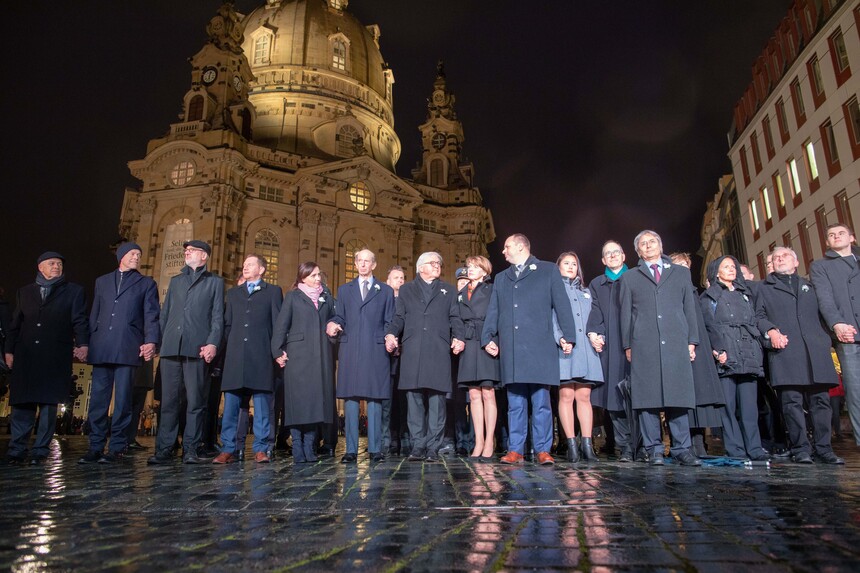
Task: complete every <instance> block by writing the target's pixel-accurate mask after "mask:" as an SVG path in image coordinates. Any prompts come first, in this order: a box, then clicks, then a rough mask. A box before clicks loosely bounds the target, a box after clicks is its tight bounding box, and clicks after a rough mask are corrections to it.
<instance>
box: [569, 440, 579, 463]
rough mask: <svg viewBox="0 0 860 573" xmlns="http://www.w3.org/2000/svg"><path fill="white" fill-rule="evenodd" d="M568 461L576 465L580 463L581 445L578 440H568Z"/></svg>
mask: <svg viewBox="0 0 860 573" xmlns="http://www.w3.org/2000/svg"><path fill="white" fill-rule="evenodd" d="M567 461H569V462H573V463H576V462H578V461H579V445H578V444H577V443H576V438H568V439H567Z"/></svg>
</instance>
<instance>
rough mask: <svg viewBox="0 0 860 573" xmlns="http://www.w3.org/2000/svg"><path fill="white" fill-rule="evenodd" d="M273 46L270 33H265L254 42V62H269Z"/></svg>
mask: <svg viewBox="0 0 860 573" xmlns="http://www.w3.org/2000/svg"><path fill="white" fill-rule="evenodd" d="M271 46H272V37H271V36H269V35H268V34H263V35H262V36H260V37H259V38H257V40H256V41H255V42H254V63H255V64H268V63H269V53H270V48H271Z"/></svg>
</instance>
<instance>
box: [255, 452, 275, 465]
mask: <svg viewBox="0 0 860 573" xmlns="http://www.w3.org/2000/svg"><path fill="white" fill-rule="evenodd" d="M254 461H255V462H257V463H258V464H267V463H269V462H270V461H271V460H269V456H267V455H266V452H257V453H256V454H254Z"/></svg>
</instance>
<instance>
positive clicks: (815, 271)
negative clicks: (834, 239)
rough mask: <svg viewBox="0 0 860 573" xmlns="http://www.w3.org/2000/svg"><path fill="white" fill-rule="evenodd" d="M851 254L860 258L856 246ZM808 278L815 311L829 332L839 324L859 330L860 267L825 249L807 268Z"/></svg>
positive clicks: (858, 249)
mask: <svg viewBox="0 0 860 573" xmlns="http://www.w3.org/2000/svg"><path fill="white" fill-rule="evenodd" d="M851 251H852V254H853V255H854V256H855V257H857V259H860V247H856V246H855V247H852V248H851ZM852 263H853V264H852ZM809 278H810V280H812V284H813V285H815V295H816V296H817V297H818V306H819V310H820V311H821V316H822V317H823V318H824V322H825V323H826V324H827V326H828V328H830V329H831V330H832V329H833V325H835V324H838V323H840V322H841V323H845V324H850V325H852V326H853V327H854V328H856V329H858V331H860V264H858V263H857V262H856V260H855V261H852V260H851V259H850V258H849V257H842V256H839V253H837V252H836V251H833V250H828V251H827V252H826V253H824V258H823V259H819V260H817V261H813V263H812V265H810V267H809ZM858 338H860V337H855V340H857V339H858Z"/></svg>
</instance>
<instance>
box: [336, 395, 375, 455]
mask: <svg viewBox="0 0 860 573" xmlns="http://www.w3.org/2000/svg"><path fill="white" fill-rule="evenodd" d="M359 405H360V402H359V400H358V398H347V399H346V400H344V401H343V407H344V425H345V426H346V428H345V430H346V453H348V454H357V453H358V418H359ZM367 451H368V452H370V453H371V454H377V453H379V452H381V451H382V400H367Z"/></svg>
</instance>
